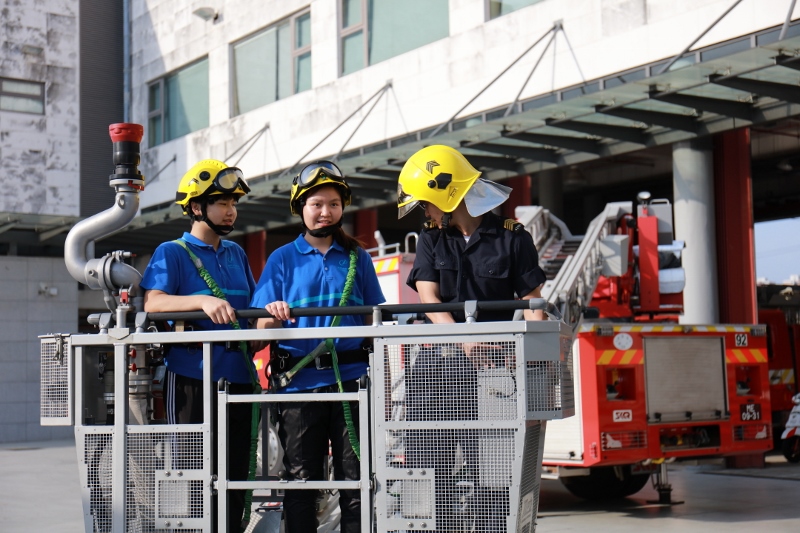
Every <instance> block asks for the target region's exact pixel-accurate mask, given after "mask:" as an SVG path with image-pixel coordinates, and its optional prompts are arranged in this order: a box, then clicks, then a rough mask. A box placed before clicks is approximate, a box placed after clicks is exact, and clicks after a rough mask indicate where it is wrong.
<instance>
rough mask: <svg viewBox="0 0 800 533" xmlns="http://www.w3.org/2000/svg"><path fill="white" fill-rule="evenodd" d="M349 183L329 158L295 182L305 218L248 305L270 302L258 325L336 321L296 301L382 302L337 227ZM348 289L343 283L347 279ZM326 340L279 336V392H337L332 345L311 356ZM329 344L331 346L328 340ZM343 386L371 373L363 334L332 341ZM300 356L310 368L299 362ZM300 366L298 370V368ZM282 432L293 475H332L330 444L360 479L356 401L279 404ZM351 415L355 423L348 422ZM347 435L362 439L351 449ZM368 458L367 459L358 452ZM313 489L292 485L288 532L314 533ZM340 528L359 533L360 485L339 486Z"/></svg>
mask: <svg viewBox="0 0 800 533" xmlns="http://www.w3.org/2000/svg"><path fill="white" fill-rule="evenodd" d="M350 200H351V198H350V187H349V186H348V185H347V182H346V181H345V179H344V176H343V175H342V173H341V171H340V170H339V168H338V167H337V166H336V165H335V164H334V163H332V162H330V161H316V162H314V163H311V164H309V165H307V166H306V167H305V168H304V169H303V170H302V171H301V172H300V173H299V174H298V175H297V176H295V178H294V182H293V185H292V193H291V198H290V209H291V212H292V214H293V215H297V216H300V217H301V219H302V228H303V232H302V233H301V234H300V235H299V236H298V237H297V239H295V240H294V242H291V243H289V244H287V245H285V246H282V247H280V248H278V249H277V250H275V251H274V252H273V253H272V254H271V255H270V256H269V259H268V260H267V264H266V266H265V267H264V272H263V273H262V274H261V279H260V280H259V282H258V287H257V288H256V293H255V296H254V297H253V301H252V302H251V307H255V308H266V309H267V311H269V312H270V314H272V315H273V316H274V317H275V318H270V319H259V321H258V327H268V328H279V327H283V328H321V327H330V326H331V325H332V324H334V322H333V317H330V316H320V317H299V318H296V319H295V318H292V317H291V309H292V308H297V307H334V306H338V305H378V304H380V303H383V302H384V301H385V299H384V297H383V293H382V292H381V287H380V284H379V283H378V277H377V275H376V274H375V268H374V267H373V266H372V260H371V259H370V257H369V254H368V253H367V252H366V251H365V250H364V248H363V246H362V245H360V243H359V242H358V241H357V240H356V239H354V238H353V237H351V236H349V235H348V234H347V233H346V232H345V231H344V230H343V229H342V227H341V225H342V217H343V211H344V207H345V206H347V205H349V204H350ZM348 280H350V283H349V284H348V285H349V286H350V287H352V289H351V290H350V292H349V294H348V292H347V290H346V289H345V285H346V281H348ZM340 320H341V325H343V326H360V325H365V324H367V323H369V317H367V318H365V317H363V316H342V317H341V318H340ZM325 341H326V339H303V340H285V341H281V342H280V344H279V345H278V346H277V347H276V350H275V352H271V354H272V353H275V354H277V353H280V354H282V357H281V356H278V357H274V356H273V357H272V358H271V362H270V365H271V366H272V374H273V377H275V376H276V375H278V374H282V375H284V376H285V375H286V374H292V375H293V377H292V378H291V379H290V381H288V384H287V383H286V382H282V383H280V384H277V385H280V387H281V388H280V389H279V390H278V392H280V393H294V392H338V390H339V389H338V384H337V379H336V375H335V370H334V369H333V364H334V363H333V356H332V355H331V354H330V353H327V352H330V351H331V350H330V348H329V349H328V350H327V351H326V353H322V354H320V355H319V356H318V357H317V358H316V359H313V360H312V359H308V360H306V359H305V356H306V355H308V354H310V353H311V352H313V351H314V350H315V348H317V347H318V346H319V344H320V343H321V342H325ZM326 344H327V343H326ZM331 344H332V346H333V348H334V350H333V351H335V352H336V360H337V361H338V367H339V372H340V375H341V385H342V388H343V390H344V391H346V392H354V391H356V390H358V383H357V380H358V378H360V377H361V376H362V375H364V374H365V373H366V370H367V363H368V360H369V353H368V351H366V350H365V349H364V339H358V338H355V339H346V338H342V339H332V340H331ZM302 361H306V362H308V363H309V364H307V365H306V366H303V364H302ZM296 368H301V369H300V370H298V371H297V372H296V374H295V373H294V372H293V371H294V370H295V369H296ZM279 411H280V413H279V415H278V416H279V419H280V424H279V432H278V433H279V437H280V440H281V444H282V446H283V449H284V460H283V462H284V466H285V471H286V474H287V476H288V477H290V478H293V479H311V480H322V479H326V471H325V470H324V468H323V466H324V465H325V464H326V463H325V461H326V459H327V457H328V449H329V448H328V446H329V443H330V449H331V451H332V453H333V456H332V457H333V464H334V469H333V471H334V475H335V477H336V479H337V480H355V479H359V476H360V474H359V459H358V452H357V449H358V445H357V435H358V404H349V405H348V406H347V407H345V405H343V404H342V402H334V403H330V402H302V403H298V402H291V403H284V404H280V406H279ZM348 418H349V421H348ZM351 436H352V437H354V438H355V439H356V444H355V445H354V444H353V442H352V441H351ZM362 459H364V460H366V459H365V458H362ZM315 497H316V492H315V491H309V490H287V491H286V496H285V498H284V502H283V504H284V510H285V511H284V518H285V527H286V531H287V533H307V532H309V531H316V530H317V516H316V512H315V511H316V509H315ZM339 507H340V509H341V523H340V524H341V525H340V529H341V531H342V533H351V532H360V531H362V529H361V512H360V508H361V501H360V498H359V493H358V491H357V490H340V491H339Z"/></svg>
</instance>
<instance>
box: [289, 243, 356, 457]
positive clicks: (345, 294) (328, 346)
mask: <svg viewBox="0 0 800 533" xmlns="http://www.w3.org/2000/svg"><path fill="white" fill-rule="evenodd" d="M357 262H358V254H357V253H356V251H355V250H350V266H349V267H348V269H347V277H346V278H345V281H344V289H342V297H341V298H340V299H339V306H340V307H341V306H345V305H347V300H348V299H349V298H350V293H351V292H353V282H354V281H355V279H356V263H357ZM341 321H342V316H341V315H336V316H335V317H333V321H331V327H334V328H335V327H336V326H338V325H339V323H340V322H341ZM325 351H328V352H330V354H331V366H333V373H334V375H335V376H336V385H337V386H338V388H339V392H340V393H343V392H344V387H343V386H342V376H341V374H340V372H339V359H338V356H337V355H336V347H335V346H334V344H333V339H325V340H324V341H322V342H320V343H319V344H318V345H317V347H316V348H314V349H313V350H312V351H311V353H309V354H308V355H306V356H305V357H303V358H302V359H301V360H300V361H299V362H298V363H297V364H296V365H294V366H293V367H292V368H291V369H290V370H288V371H286V372H284V373H282V374H278V376H276V379H275V380H274V382H275V383H276V384H277V385H278V386H279V387H281V388H283V387H286V386H287V385H288V384H289V383H290V382H291V381H292V378H294V376H295V375H296V374H297V373H298V372H300V370H302V369H303V368H305V367H306V366H307V365H308V364H309V363H310V362H311V361H313V360H314V359H315V358H316V357H317V356H318V355H320V354H321V353H324V352H325ZM342 411H343V414H344V421H345V424H346V425H347V436H348V439H349V440H350V446H351V447H352V448H353V452H355V454H356V457H357V458H358V460H359V461H360V460H361V446H360V444H359V442H358V435H356V430H355V424H354V423H353V414H352V411H351V410H350V402H347V401H343V402H342Z"/></svg>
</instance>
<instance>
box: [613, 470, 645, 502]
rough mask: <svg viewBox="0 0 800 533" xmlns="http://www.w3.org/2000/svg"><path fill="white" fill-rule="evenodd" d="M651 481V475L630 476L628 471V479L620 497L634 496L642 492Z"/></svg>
mask: <svg viewBox="0 0 800 533" xmlns="http://www.w3.org/2000/svg"><path fill="white" fill-rule="evenodd" d="M648 481H650V474H636V475H634V474H630V469H628V477H627V478H626V483H625V488H624V489H623V490H622V491H620V494H619V497H620V498H624V497H626V496H633V495H634V494H636V493H637V492H639V491H640V490H642V489H643V488H644V487H645V485H647V482H648Z"/></svg>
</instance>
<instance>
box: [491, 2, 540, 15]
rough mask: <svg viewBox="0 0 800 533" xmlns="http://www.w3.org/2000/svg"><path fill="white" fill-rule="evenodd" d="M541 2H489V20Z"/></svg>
mask: <svg viewBox="0 0 800 533" xmlns="http://www.w3.org/2000/svg"><path fill="white" fill-rule="evenodd" d="M541 1H542V0H489V18H497V17H500V16H502V15H507V14H508V13H511V12H512V11H516V10H517V9H521V8H523V7H526V6H531V5H533V4H538V3H539V2H541Z"/></svg>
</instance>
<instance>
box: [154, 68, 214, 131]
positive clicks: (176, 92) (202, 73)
mask: <svg viewBox="0 0 800 533" xmlns="http://www.w3.org/2000/svg"><path fill="white" fill-rule="evenodd" d="M208 107H209V103H208V58H205V59H202V60H200V61H198V62H196V63H193V64H191V65H189V66H186V67H184V68H182V69H180V70H178V71H177V72H173V73H172V74H170V75H168V76H165V77H163V78H161V79H159V80H156V81H155V82H153V83H151V84H150V85H149V86H148V89H147V119H148V121H147V125H148V144H149V146H156V145H158V144H161V143H164V142H167V141H171V140H172V139H177V138H178V137H182V136H184V135H186V134H188V133H191V132H193V131H197V130H201V129H203V128H207V127H208Z"/></svg>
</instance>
